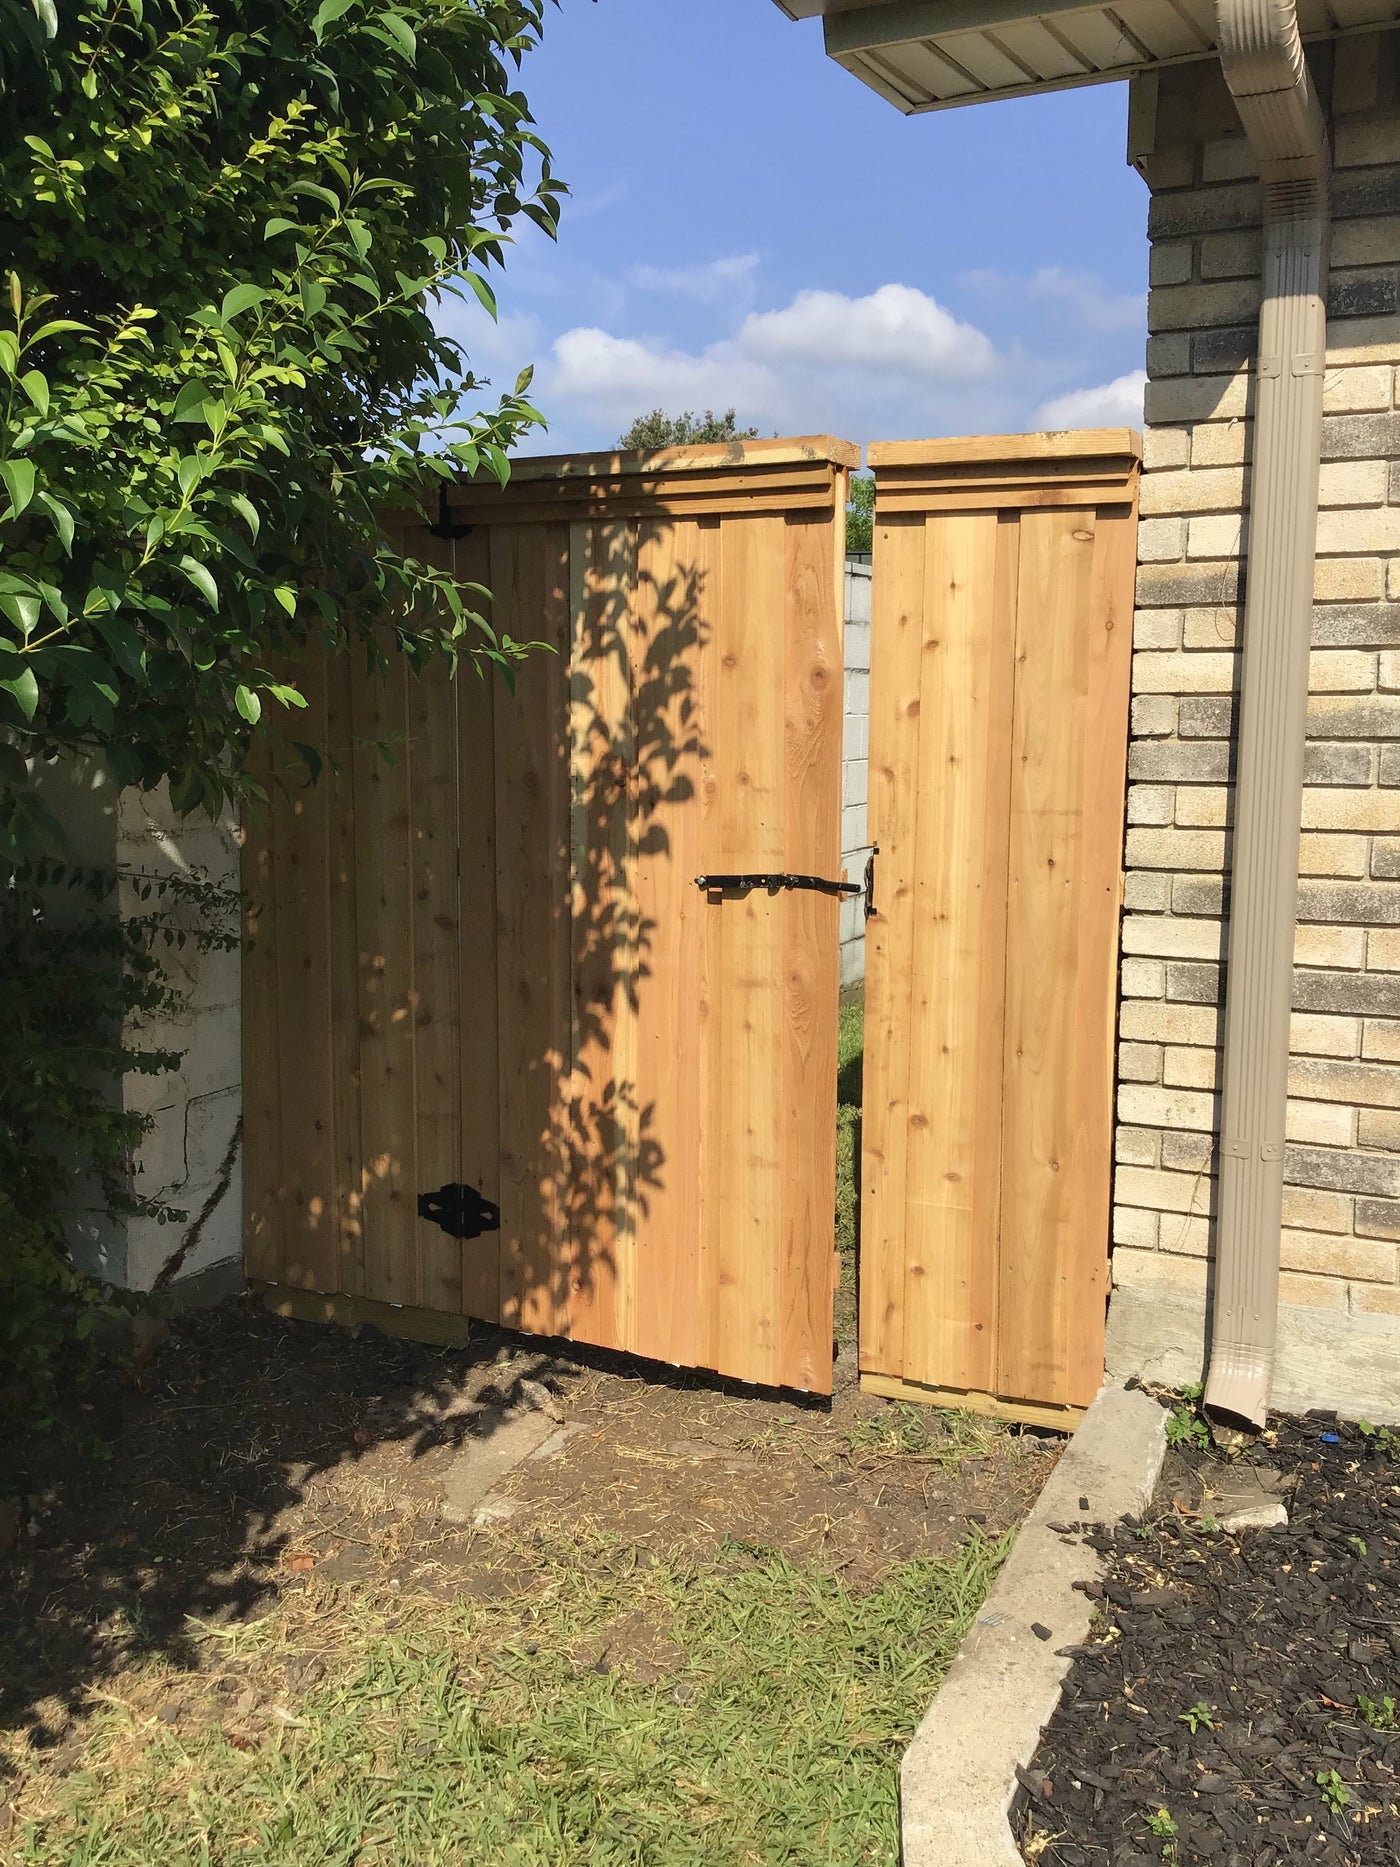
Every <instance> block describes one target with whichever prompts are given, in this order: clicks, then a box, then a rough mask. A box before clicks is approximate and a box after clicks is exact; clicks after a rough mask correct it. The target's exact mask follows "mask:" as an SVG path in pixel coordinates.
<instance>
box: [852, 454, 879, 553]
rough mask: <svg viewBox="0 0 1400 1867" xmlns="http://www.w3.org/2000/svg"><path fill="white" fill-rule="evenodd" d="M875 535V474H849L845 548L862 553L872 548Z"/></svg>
mask: <svg viewBox="0 0 1400 1867" xmlns="http://www.w3.org/2000/svg"><path fill="white" fill-rule="evenodd" d="M874 535H875V476H874V474H873V473H854V474H852V475H851V497H850V501H849V503H848V505H847V507H846V549H847V551H848V552H851V553H854V554H858V555H859V554H863V553H865V552H868V551H870V550H871V549H872V546H873V540H874Z"/></svg>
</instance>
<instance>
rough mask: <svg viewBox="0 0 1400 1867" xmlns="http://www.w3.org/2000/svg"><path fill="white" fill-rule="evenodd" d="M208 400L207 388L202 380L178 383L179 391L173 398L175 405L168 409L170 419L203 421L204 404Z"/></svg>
mask: <svg viewBox="0 0 1400 1867" xmlns="http://www.w3.org/2000/svg"><path fill="white" fill-rule="evenodd" d="M208 400H209V390H208V389H207V387H206V386H205V385H204V384H203V383H202V382H187V383H182V384H181V385H180V393H179V394H178V395H177V396H176V398H175V406H174V408H173V409H171V411H170V419H171V420H172V421H193V422H198V421H203V420H204V406H205V404H206V403H207V402H208Z"/></svg>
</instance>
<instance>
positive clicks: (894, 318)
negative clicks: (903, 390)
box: [737, 285, 996, 381]
mask: <svg viewBox="0 0 1400 1867" xmlns="http://www.w3.org/2000/svg"><path fill="white" fill-rule="evenodd" d="M737 341H738V344H739V347H740V348H741V349H742V350H745V351H747V352H748V353H749V354H750V355H753V356H759V357H764V358H766V359H768V360H770V361H777V362H785V361H789V360H793V359H798V358H800V359H803V360H804V361H807V362H811V363H826V364H837V365H843V364H844V365H847V366H849V367H853V368H857V369H867V370H871V369H873V370H889V371H894V372H897V373H899V374H903V375H910V376H918V377H928V378H931V379H933V380H935V381H947V380H949V379H959V378H963V377H967V376H985V375H987V374H989V373H990V371H991V370H992V369H993V367H994V365H995V362H996V353H995V351H994V350H993V349H992V346H991V344H990V343H989V342H988V340H987V338H986V337H985V336H983V334H982V332H981V331H979V330H977V329H976V328H975V326H973V325H971V324H960V323H959V322H958V320H957V319H956V318H955V317H953V315H952V314H951V312H948V311H945V310H944V309H943V307H942V305H940V304H939V303H938V302H937V301H936V300H935V299H932V298H930V297H929V296H928V295H927V294H926V293H924V292H920V291H916V290H915V288H914V287H913V286H912V285H882V286H880V287H879V289H878V290H877V291H874V292H871V293H869V294H868V295H867V296H866V297H864V298H848V297H846V295H845V294H844V293H843V292H819V291H806V292H799V293H798V294H797V296H796V298H794V299H793V301H792V303H791V304H790V305H786V306H784V308H783V309H782V310H781V311H757V312H752V313H750V315H749V316H748V317H747V318H745V320H744V322H743V324H742V326H741V327H740V330H739V335H738V340H737Z"/></svg>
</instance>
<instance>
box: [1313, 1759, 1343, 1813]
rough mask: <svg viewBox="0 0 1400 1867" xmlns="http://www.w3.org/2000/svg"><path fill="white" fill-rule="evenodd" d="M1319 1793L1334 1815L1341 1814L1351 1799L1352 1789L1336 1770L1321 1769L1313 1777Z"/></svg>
mask: <svg viewBox="0 0 1400 1867" xmlns="http://www.w3.org/2000/svg"><path fill="white" fill-rule="evenodd" d="M1313 1781H1314V1782H1315V1783H1316V1784H1317V1793H1318V1794H1319V1795H1320V1796H1321V1797H1322V1800H1323V1801H1324V1802H1325V1803H1326V1804H1327V1806H1328V1808H1329V1809H1331V1811H1332V1813H1333V1814H1334V1815H1340V1814H1341V1812H1342V1810H1343V1809H1344V1808H1346V1806H1347V1804H1348V1803H1349V1802H1350V1801H1351V1791H1350V1790H1349V1789H1348V1788H1347V1786H1346V1784H1345V1783H1344V1782H1343V1781H1342V1779H1341V1777H1340V1776H1338V1774H1337V1772H1336V1771H1335V1770H1319V1771H1318V1772H1317V1773H1316V1775H1315V1776H1314V1777H1313Z"/></svg>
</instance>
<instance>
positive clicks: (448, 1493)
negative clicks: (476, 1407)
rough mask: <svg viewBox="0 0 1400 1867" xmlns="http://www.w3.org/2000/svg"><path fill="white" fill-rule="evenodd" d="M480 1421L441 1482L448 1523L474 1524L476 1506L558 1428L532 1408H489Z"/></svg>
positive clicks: (546, 1416) (443, 1506) (443, 1507)
mask: <svg viewBox="0 0 1400 1867" xmlns="http://www.w3.org/2000/svg"><path fill="white" fill-rule="evenodd" d="M479 1422H480V1423H479V1425H478V1426H477V1429H476V1431H475V1432H474V1433H473V1435H472V1437H471V1438H470V1439H468V1440H467V1441H466V1443H465V1444H464V1445H463V1447H462V1450H461V1451H460V1452H459V1453H458V1454H457V1457H456V1458H455V1459H454V1460H453V1461H452V1464H451V1467H450V1468H449V1470H448V1473H447V1477H446V1479H445V1480H444V1483H443V1488H442V1514H443V1516H444V1517H445V1518H446V1520H447V1521H448V1523H474V1522H475V1521H476V1515H477V1509H478V1506H479V1505H481V1504H483V1503H484V1502H485V1500H486V1499H487V1497H488V1496H489V1495H490V1493H491V1492H492V1491H493V1490H494V1489H495V1487H496V1486H497V1485H498V1484H499V1483H500V1482H501V1480H502V1479H503V1478H504V1477H506V1475H507V1474H508V1473H509V1472H513V1471H514V1470H515V1468H516V1466H517V1465H522V1464H523V1463H524V1462H525V1460H526V1459H528V1458H529V1457H530V1455H531V1453H532V1452H535V1451H536V1450H538V1448H539V1447H540V1446H542V1445H543V1444H544V1442H545V1441H546V1440H547V1439H549V1438H551V1437H553V1435H554V1434H555V1433H556V1432H557V1431H558V1428H557V1427H556V1425H555V1423H554V1421H553V1420H552V1419H551V1418H550V1417H549V1415H548V1414H547V1413H540V1412H537V1411H536V1410H535V1409H534V1408H529V1409H521V1410H519V1411H515V1410H509V1411H508V1410H505V1409H503V1408H488V1409H487V1410H486V1411H484V1412H483V1413H482V1414H481V1415H480V1416H479Z"/></svg>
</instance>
